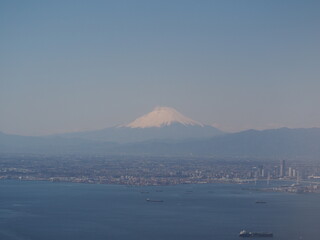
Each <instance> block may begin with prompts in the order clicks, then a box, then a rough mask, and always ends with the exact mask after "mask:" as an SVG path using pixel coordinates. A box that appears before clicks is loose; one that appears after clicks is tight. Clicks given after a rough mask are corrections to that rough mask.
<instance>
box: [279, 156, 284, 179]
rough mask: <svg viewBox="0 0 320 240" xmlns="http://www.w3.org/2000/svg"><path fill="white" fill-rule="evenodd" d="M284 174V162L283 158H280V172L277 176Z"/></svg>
mask: <svg viewBox="0 0 320 240" xmlns="http://www.w3.org/2000/svg"><path fill="white" fill-rule="evenodd" d="M285 175H286V162H285V160H282V161H281V162H280V173H279V177H284V176H285Z"/></svg>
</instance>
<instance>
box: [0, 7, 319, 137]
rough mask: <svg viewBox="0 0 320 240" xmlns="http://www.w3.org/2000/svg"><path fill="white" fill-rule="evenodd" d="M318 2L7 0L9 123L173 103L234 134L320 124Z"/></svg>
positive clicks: (62, 126) (70, 124)
mask: <svg viewBox="0 0 320 240" xmlns="http://www.w3.org/2000/svg"><path fill="white" fill-rule="evenodd" d="M319 5H320V3H319V2H318V1H303V2H301V1H281V2H279V1H259V2H258V1H242V2H239V1H202V2H200V3H199V2H196V1H153V2H149V1H136V2H130V1H93V2H86V1H67V2H65V1H54V2H50V1H28V2H25V1H1V3H0V15H1V18H0V29H1V30H2V38H1V39H0V51H1V57H0V63H1V64H0V71H1V74H0V77H1V82H0V115H1V118H0V131H1V132H5V133H9V134H19V135H35V136H37V135H48V134H55V133H64V132H74V131H84V130H95V129H103V128H107V127H112V126H116V125H119V124H126V123H129V122H131V121H132V120H134V119H136V118H137V117H139V116H141V115H143V114H145V113H147V112H149V111H151V110H152V109H153V108H154V107H156V106H168V107H173V108H175V109H177V110H178V111H179V112H181V113H183V114H184V115H186V116H188V117H190V118H191V119H194V120H196V121H199V122H201V123H204V124H208V125H213V126H215V127H217V128H219V129H221V130H224V131H227V132H237V131H241V130H246V129H270V128H279V127H291V128H301V127H306V128H308V127H320V113H319V112H318V111H316V109H317V103H318V102H319V101H320V96H319V94H318V89H319V88H320V82H319V81H318V78H319V77H318V76H319V71H320V70H319V67H318V65H319V62H320V61H319V56H320V54H319V53H320V52H319V51H320V48H319V42H320V35H319V31H318V23H319V21H320V14H319V9H320V8H319Z"/></svg>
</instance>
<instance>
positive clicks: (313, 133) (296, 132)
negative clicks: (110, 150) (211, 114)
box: [118, 128, 320, 160]
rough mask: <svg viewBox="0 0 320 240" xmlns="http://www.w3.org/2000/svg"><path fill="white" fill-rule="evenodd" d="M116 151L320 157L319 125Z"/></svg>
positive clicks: (145, 143) (165, 143)
mask: <svg viewBox="0 0 320 240" xmlns="http://www.w3.org/2000/svg"><path fill="white" fill-rule="evenodd" d="M118 149H119V151H122V152H126V153H135V154H137V153H144V154H161V153H166V154H172V155H174V154H185V155H187V154H193V155H206V156H208V155H211V156H241V157H245V156H248V157H249V156H250V157H290V158H296V157H297V158H303V157H308V158H314V159H319V160H320V128H308V129H289V128H280V129H271V130H263V131H258V130H248V131H243V132H239V133H233V134H225V135H221V136H216V137H213V138H208V139H201V140H188V141H181V142H177V143H170V142H165V141H147V142H144V143H137V144H130V145H126V146H119V147H118Z"/></svg>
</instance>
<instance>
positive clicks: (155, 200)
mask: <svg viewBox="0 0 320 240" xmlns="http://www.w3.org/2000/svg"><path fill="white" fill-rule="evenodd" d="M146 201H147V202H163V200H157V199H150V198H147V199H146Z"/></svg>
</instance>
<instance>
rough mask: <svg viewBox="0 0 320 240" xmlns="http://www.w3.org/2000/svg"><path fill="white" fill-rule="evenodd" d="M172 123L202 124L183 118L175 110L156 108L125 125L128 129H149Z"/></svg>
mask: <svg viewBox="0 0 320 240" xmlns="http://www.w3.org/2000/svg"><path fill="white" fill-rule="evenodd" d="M173 123H180V124H183V125H192V126H194V125H197V126H203V124H201V123H199V122H196V121H194V120H192V119H190V118H188V117H185V116H183V115H182V114H181V113H179V112H178V111H177V110H175V109H173V108H170V107H156V108H155V109H154V110H153V111H152V112H150V113H148V114H146V115H143V116H142V117H139V118H137V119H136V120H134V121H133V122H132V123H129V124H128V125H125V127H130V128H149V127H163V126H169V125H171V124H173Z"/></svg>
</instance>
